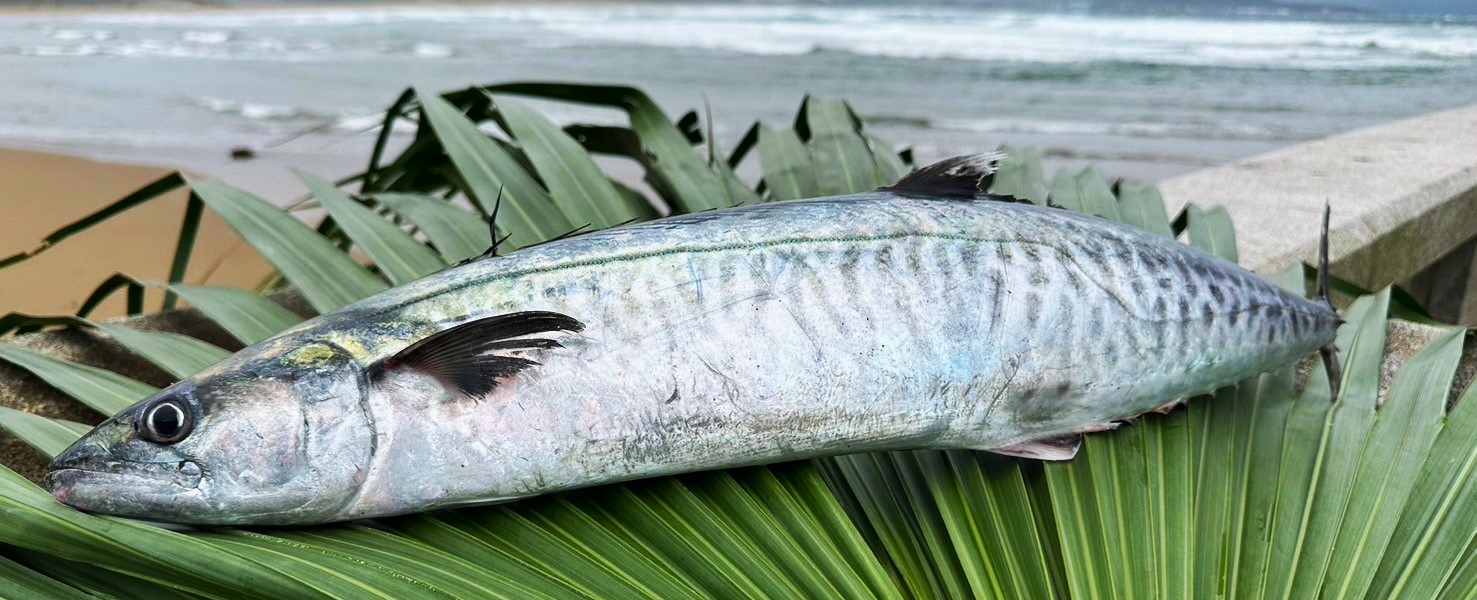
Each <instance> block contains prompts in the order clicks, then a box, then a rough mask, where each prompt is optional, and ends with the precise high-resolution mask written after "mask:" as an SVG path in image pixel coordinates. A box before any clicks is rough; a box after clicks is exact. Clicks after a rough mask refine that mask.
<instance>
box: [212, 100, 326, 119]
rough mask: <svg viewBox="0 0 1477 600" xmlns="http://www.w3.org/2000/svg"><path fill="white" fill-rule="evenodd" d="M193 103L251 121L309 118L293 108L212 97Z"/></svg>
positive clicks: (303, 112)
mask: <svg viewBox="0 0 1477 600" xmlns="http://www.w3.org/2000/svg"><path fill="white" fill-rule="evenodd" d="M194 103H195V105H196V106H200V107H202V108H205V109H208V110H210V111H211V112H216V113H221V114H228V115H236V116H239V117H243V118H246V119H250V120H253V121H286V120H291V119H296V118H299V117H306V116H311V115H309V114H307V113H306V112H305V111H302V110H300V109H298V108H297V107H293V106H286V105H280V104H258V103H254V102H238V101H235V100H227V99H225V98H216V97H212V96H201V97H199V98H195V99H194Z"/></svg>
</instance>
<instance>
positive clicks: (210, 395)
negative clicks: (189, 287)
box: [44, 342, 373, 525]
mask: <svg viewBox="0 0 1477 600" xmlns="http://www.w3.org/2000/svg"><path fill="white" fill-rule="evenodd" d="M367 390H368V382H367V379H366V377H365V374H364V370H363V369H362V367H361V366H360V364H359V361H358V360H356V359H355V357H354V356H352V355H351V354H350V353H348V352H346V351H344V350H343V349H342V348H340V347H338V346H336V345H334V344H331V343H326V342H309V343H302V344H281V343H279V344H275V345H268V346H265V347H262V348H258V347H253V348H248V349H247V350H243V351H242V352H241V353H238V354H237V355H236V356H234V357H232V358H230V359H227V360H226V361H224V362H222V363H221V364H219V365H216V366H214V367H211V368H210V369H208V370H207V371H205V372H203V373H201V374H199V375H196V376H194V377H191V378H189V379H186V380H184V381H181V382H179V383H177V384H175V385H173V386H170V387H169V388H167V389H164V390H161V391H160V392H158V393H157V394H154V395H153V396H151V397H149V398H147V399H145V400H143V401H142V402H139V403H138V404H135V405H133V406H131V407H129V408H127V409H125V410H123V411H122V412H120V413H118V414H117V415H115V416H113V417H112V418H110V419H108V420H107V421H104V422H103V423H102V424H101V425H98V426H97V428H95V429H94V430H92V431H91V432H89V433H88V434H87V435H84V436H83V437H82V438H81V439H79V440H77V442H76V443H74V444H72V445H71V446H70V447H68V448H67V449H66V450H65V451H63V452H62V453H61V454H59V455H57V457H56V458H55V460H53V461H52V463H51V467H50V472H49V473H48V474H47V476H46V479H45V482H44V483H45V485H46V487H47V489H48V490H49V491H50V492H51V494H52V495H53V496H54V497H55V498H56V499H57V500H59V501H61V502H63V503H65V504H69V505H71V506H73V507H76V508H80V509H83V510H88V511H93V512H100V513H106V514H112V515H119V516H127V517H134V518H140V519H146V520H151V521H165V522H173V523H190V524H222V525H223V524H248V523H249V524H293V523H310V522H323V521H327V520H333V519H334V518H335V516H336V515H338V514H339V512H340V511H341V510H342V509H343V508H344V507H345V506H346V505H348V504H349V503H351V501H352V499H353V497H354V496H355V494H356V493H357V491H358V489H359V487H360V486H361V485H362V484H363V481H364V475H365V472H366V470H367V469H368V467H369V458H370V455H371V445H372V444H373V432H372V428H371V426H370V422H369V419H368V417H367V415H366V414H365V412H364V409H363V404H362V403H363V400H364V398H365V394H366V393H367Z"/></svg>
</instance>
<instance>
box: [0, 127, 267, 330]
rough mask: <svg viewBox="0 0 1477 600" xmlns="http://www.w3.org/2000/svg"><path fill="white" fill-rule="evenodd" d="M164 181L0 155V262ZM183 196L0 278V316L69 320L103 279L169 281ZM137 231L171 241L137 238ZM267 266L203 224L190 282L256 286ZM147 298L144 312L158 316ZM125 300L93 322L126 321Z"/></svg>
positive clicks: (216, 224)
mask: <svg viewBox="0 0 1477 600" xmlns="http://www.w3.org/2000/svg"><path fill="white" fill-rule="evenodd" d="M169 172H170V170H169V169H166V168H161V167H143V166H133V165H121V164H114V163H106V162H98V161H95V160H90V159H87V158H81V157H76V156H67V155H62V154H50V153H44V152H32V151H25V150H9V149H0V215H3V218H0V256H10V255H12V254H14V253H17V252H23V251H27V250H32V249H34V248H36V247H37V246H38V245H39V244H40V242H41V239H42V238H43V237H45V236H46V235H48V234H50V233H51V232H52V231H55V230H56V229H57V228H59V227H62V226H65V225H66V224H68V223H71V222H73V221H75V220H77V219H79V218H81V217H83V216H85V215H87V214H90V213H92V212H93V211H95V210H97V209H99V208H101V207H103V206H106V205H108V204H109V203H111V202H113V201H115V200H117V199H119V198H121V197H123V196H125V195H127V194H128V193H130V192H132V191H134V190H136V189H138V188H139V187H142V186H144V185H146V184H148V183H150V182H152V181H154V180H156V179H158V178H159V177H162V176H164V175H166V174H168V173H169ZM186 200H187V196H186V194H185V193H184V192H183V191H176V192H174V193H171V194H169V195H167V196H165V197H163V198H160V199H157V200H154V201H153V202H150V203H148V204H145V205H143V206H139V207H135V208H134V209H132V210H130V211H128V212H127V213H124V214H123V215H121V216H118V217H116V218H113V219H109V220H108V221H106V222H104V223H102V224H101V225H98V226H96V227H94V228H92V229H89V230H87V231H85V232H82V233H80V234H77V235H75V236H73V237H71V238H69V239H67V240H65V241H63V242H61V243H59V244H57V245H56V246H53V247H51V248H49V249H47V250H46V251H44V252H42V253H40V254H39V255H37V256H35V257H34V258H32V259H31V260H29V261H26V262H23V263H20V264H18V265H13V266H11V267H9V268H5V269H0V311H3V312H13V311H14V312H23V313H28V314H34V315H51V314H71V313H73V312H75V311H76V310H77V308H78V307H79V306H80V305H81V302H82V301H83V300H84V299H85V298H86V297H87V295H88V294H90V293H92V291H93V289H95V288H96V287H97V285H98V284H99V283H101V282H102V281H103V280H104V279H107V278H108V277H109V276H111V275H112V274H113V273H125V274H128V275H130V276H133V277H135V278H138V279H141V280H156V281H162V280H164V279H166V278H167V277H168V274H169V264H170V261H171V260H172V258H173V255H174V248H175V243H176V241H177V240H176V235H177V234H178V230H179V223H180V222H181V220H182V219H183V216H184V209H185V203H186ZM140 231H150V232H169V233H168V234H167V235H151V236H148V237H142V236H139V235H138V232H140ZM270 270H271V269H270V266H269V265H267V264H266V262H265V261H264V260H263V259H262V258H261V257H260V256H259V255H258V254H257V253H256V252H255V251H254V250H252V249H251V248H250V247H249V246H246V245H245V244H242V243H241V242H240V238H238V237H237V236H236V234H235V232H233V231H231V229H230V227H228V226H227V225H226V224H225V222H223V221H221V220H220V218H218V217H216V216H214V215H212V214H210V213H209V212H207V213H206V215H205V217H204V218H203V219H202V221H201V225H200V234H199V237H198V239H197V241H196V245H195V255H194V259H193V261H192V262H191V265H190V270H189V272H188V277H187V281H188V282H190V283H197V284H198V283H209V284H222V285H236V286H247V287H250V286H253V285H256V284H257V283H258V282H260V281H261V280H262V278H263V277H265V276H266V275H267V274H268V273H269V272H270ZM161 297H162V293H161V292H159V291H151V292H150V294H149V296H148V301H147V304H146V308H148V309H150V310H157V309H158V307H159V302H160V298H161ZM124 310H125V306H124V301H123V297H122V295H121V294H120V295H118V296H117V297H115V298H113V299H111V300H110V301H109V302H108V303H107V304H105V305H103V306H102V307H101V308H100V309H99V310H98V311H97V312H95V313H94V315H93V316H95V317H110V316H117V315H120V314H123V312H124Z"/></svg>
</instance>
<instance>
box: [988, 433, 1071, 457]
mask: <svg viewBox="0 0 1477 600" xmlns="http://www.w3.org/2000/svg"><path fill="white" fill-rule="evenodd" d="M1081 447H1082V434H1080V433H1074V434H1071V435H1063V436H1057V437H1049V438H1040V439H1035V440H1026V441H1024V442H1020V443H1016V444H1011V445H1009V446H1005V447H1002V448H988V449H986V450H985V451H986V452H992V453H995V454H1004V455H1006V456H1018V457H1020V458H1033V459H1037V460H1072V457H1074V456H1077V449H1078V448H1081Z"/></svg>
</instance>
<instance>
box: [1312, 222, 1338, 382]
mask: <svg viewBox="0 0 1477 600" xmlns="http://www.w3.org/2000/svg"><path fill="white" fill-rule="evenodd" d="M1330 210H1331V207H1330V206H1329V205H1328V204H1324V205H1323V229H1322V231H1320V232H1319V236H1318V299H1319V300H1322V301H1323V304H1324V305H1326V306H1328V309H1329V310H1331V311H1333V312H1334V314H1338V309H1337V308H1334V306H1333V300H1332V299H1331V298H1329V297H1328V215H1329V212H1330ZM1339 322H1340V323H1342V322H1343V319H1339ZM1318 355H1319V356H1321V357H1322V358H1323V368H1324V370H1326V371H1327V372H1328V391H1329V398H1330V399H1332V400H1337V399H1338V397H1339V386H1340V385H1341V384H1342V383H1343V381H1344V373H1343V366H1342V365H1340V364H1339V348H1338V346H1335V345H1334V344H1333V343H1332V342H1330V343H1329V344H1328V345H1327V346H1324V347H1322V348H1319V349H1318Z"/></svg>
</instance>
